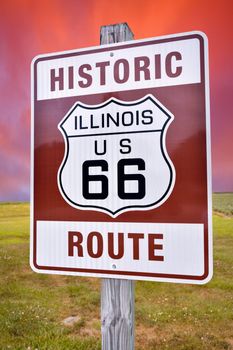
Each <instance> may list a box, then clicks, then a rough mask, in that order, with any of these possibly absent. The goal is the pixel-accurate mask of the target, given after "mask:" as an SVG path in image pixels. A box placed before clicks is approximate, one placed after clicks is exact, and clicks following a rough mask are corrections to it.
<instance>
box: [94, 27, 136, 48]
mask: <svg viewBox="0 0 233 350" xmlns="http://www.w3.org/2000/svg"><path fill="white" fill-rule="evenodd" d="M133 38H134V35H133V33H132V31H131V30H130V28H129V26H128V24H127V23H119V24H113V25H109V26H102V27H101V28H100V45H104V44H112V43H119V42H122V41H128V40H132V39H133Z"/></svg>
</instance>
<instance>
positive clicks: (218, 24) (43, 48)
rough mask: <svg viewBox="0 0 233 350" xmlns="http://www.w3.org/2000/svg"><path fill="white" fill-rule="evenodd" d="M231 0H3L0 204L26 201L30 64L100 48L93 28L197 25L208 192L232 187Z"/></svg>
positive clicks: (158, 30)
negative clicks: (204, 84) (204, 49)
mask: <svg viewBox="0 0 233 350" xmlns="http://www.w3.org/2000/svg"><path fill="white" fill-rule="evenodd" d="M232 13H233V2H232V1H231V0H221V1H216V0H212V1H207V0H195V1H194V0H117V1H116V0H112V1H107V0H40V1H35V0H5V1H1V3H0V35H1V39H0V101H1V114H0V180H1V182H0V201H19V200H29V192H30V189H29V178H30V64H31V61H32V59H33V57H34V56H36V55H38V54H43V53H51V52H55V51H64V50H70V49H79V48H83V47H88V46H96V45H99V32H100V26H102V25H108V24H114V23H120V22H127V23H128V25H129V26H130V28H131V30H132V31H133V33H134V35H135V39H144V38H150V37H156V36H161V35H167V34H174V33H182V32H187V31H193V30H201V31H203V32H205V33H206V35H207V36H208V39H209V57H210V108H211V134H212V135H211V139H212V181H213V191H221V192H222V191H233V162H232V160H233V157H232V152H233V136H232V133H233V69H232V62H233V44H232V36H233V24H232V22H233V21H232Z"/></svg>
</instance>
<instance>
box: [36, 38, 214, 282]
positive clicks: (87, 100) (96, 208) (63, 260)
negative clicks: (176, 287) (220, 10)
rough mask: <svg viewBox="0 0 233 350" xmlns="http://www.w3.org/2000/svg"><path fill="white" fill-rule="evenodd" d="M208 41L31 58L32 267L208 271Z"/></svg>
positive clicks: (119, 273)
mask: <svg viewBox="0 0 233 350" xmlns="http://www.w3.org/2000/svg"><path fill="white" fill-rule="evenodd" d="M206 46H207V42H206V37H205V35H204V34H203V33H200V32H191V33H184V34H178V35H173V36H166V37H159V38H152V39H147V40H138V41H131V42H126V43H120V44H112V45H104V46H100V47H94V48H88V49H82V50H75V51H65V52H61V53H55V54H50V55H41V56H38V57H36V58H35V59H34V60H33V63H32V111H33V123H32V167H33V170H32V173H33V175H32V185H31V193H32V200H31V203H32V208H31V214H32V215H31V266H32V268H33V269H34V270H35V271H37V272H41V273H59V274H70V275H84V276H86V275H87V276H96V277H112V278H127V279H141V280H155V281H167V282H180V283H197V284H199V283H206V282H207V281H208V280H209V279H210V278H211V275H212V235H211V184H210V135H209V133H210V130H209V129H210V126H209V92H208V89H209V82H208V61H207V47H206Z"/></svg>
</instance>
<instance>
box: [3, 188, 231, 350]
mask: <svg viewBox="0 0 233 350" xmlns="http://www.w3.org/2000/svg"><path fill="white" fill-rule="evenodd" d="M213 201H214V205H213V207H214V209H215V213H214V216H213V223H214V277H213V279H212V281H211V282H210V283H208V284H207V285H204V286H193V285H180V284H168V283H155V282H136V290H135V308H136V311H135V319H136V321H135V322H136V329H135V342H136V344H135V349H136V350H152V349H153V350H154V349H155V350H156V349H158V350H165V349H170V350H178V349H179V350H221V349H228V350H230V349H233V280H232V275H233V254H232V252H233V216H232V208H233V195H232V194H226V195H224V194H217V195H214V197H213ZM28 255H29V205H28V204H14V203H9V204H0V350H7V349H12V350H36V349H37V350H71V349H72V350H76V349H78V350H84V349H85V350H99V349H101V343H100V315H99V314H100V280H99V279H94V278H78V277H71V276H55V275H50V276H49V275H41V274H36V273H34V272H32V271H31V269H30V267H29V263H28V259H29V258H28ZM72 315H73V316H78V318H77V322H76V323H75V324H74V325H73V326H70V327H67V326H65V325H64V324H63V323H62V321H63V320H64V319H65V318H67V317H69V316H72ZM109 350H111V349H109Z"/></svg>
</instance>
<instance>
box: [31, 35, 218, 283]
mask: <svg viewBox="0 0 233 350" xmlns="http://www.w3.org/2000/svg"><path fill="white" fill-rule="evenodd" d="M193 35H199V36H200V37H202V39H203V41H204V67H205V107H206V115H205V117H206V158H207V205H208V275H207V277H205V278H204V279H202V280H190V279H187V280H185V279H182V280H179V279H177V278H155V279H153V281H158V282H172V283H188V284H205V283H207V282H209V281H210V280H211V278H212V276H213V251H212V246H213V237H212V177H211V131H210V127H211V126H210V96H209V64H208V38H207V36H206V34H205V33H203V32H202V31H190V32H183V33H178V34H172V35H164V36H159V37H152V38H147V39H140V40H134V41H128V42H127V41H126V42H124V43H115V44H108V45H101V49H104V48H109V49H110V48H111V47H118V46H125V45H134V44H136V43H145V42H150V41H155V40H156V41H159V40H164V39H168V40H169V39H172V38H181V37H184V36H186V37H187V36H193ZM97 49H100V46H94V47H88V48H81V49H78V50H76V49H74V50H67V51H59V52H55V53H47V54H42V55H38V56H36V57H34V59H33V60H32V62H31V156H30V159H31V167H30V170H31V171H30V266H31V268H32V270H34V271H35V272H38V273H48V274H62V275H74V276H77V275H78V276H89V277H102V278H121V279H124V278H125V279H129V278H128V277H125V276H121V275H119V276H117V275H111V274H98V275H96V274H91V273H78V274H77V273H76V272H74V273H72V272H69V273H65V272H63V271H62V272H60V271H51V270H43V271H42V270H38V269H37V268H36V267H35V266H34V262H33V256H34V102H35V96H34V64H35V63H36V61H37V60H38V59H40V58H46V57H51V56H57V55H62V54H73V53H76V52H85V51H90V50H97ZM130 279H135V280H139V278H137V277H135V278H133V277H132V276H130ZM140 280H150V281H151V280H152V279H151V278H149V279H147V278H145V279H144V278H140Z"/></svg>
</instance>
